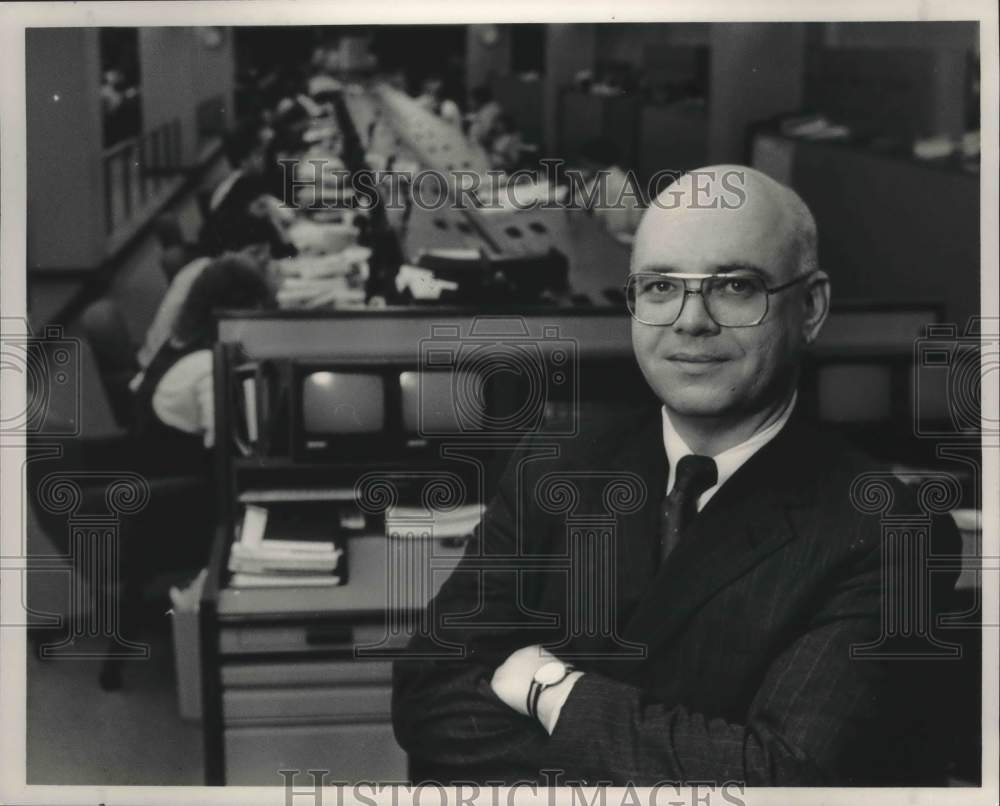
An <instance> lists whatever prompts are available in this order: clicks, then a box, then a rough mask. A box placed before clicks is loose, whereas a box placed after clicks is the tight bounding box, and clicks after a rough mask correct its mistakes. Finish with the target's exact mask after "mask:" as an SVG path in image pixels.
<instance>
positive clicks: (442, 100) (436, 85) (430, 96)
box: [416, 76, 462, 128]
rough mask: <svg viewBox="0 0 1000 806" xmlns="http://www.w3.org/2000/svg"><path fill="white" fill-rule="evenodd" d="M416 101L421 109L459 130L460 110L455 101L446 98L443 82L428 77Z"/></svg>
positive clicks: (439, 79) (460, 121) (436, 77)
mask: <svg viewBox="0 0 1000 806" xmlns="http://www.w3.org/2000/svg"><path fill="white" fill-rule="evenodd" d="M416 101H417V104H419V105H420V106H421V107H422V108H423V109H426V110H427V111H429V112H433V113H434V114H435V115H437V116H438V117H439V118H441V119H442V120H444V121H445V122H446V123H449V124H451V125H452V126H454V127H455V128H461V126H462V110H461V109H459V108H458V104H457V103H455V101H453V100H452V99H451V98H449V97H447V95H446V93H445V89H444V81H443V80H442V79H441V78H440V77H439V76H429V77H428V78H426V79H424V83H423V87H422V90H421V93H420V95H418V96H417V98H416Z"/></svg>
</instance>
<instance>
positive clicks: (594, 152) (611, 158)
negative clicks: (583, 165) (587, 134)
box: [580, 137, 619, 166]
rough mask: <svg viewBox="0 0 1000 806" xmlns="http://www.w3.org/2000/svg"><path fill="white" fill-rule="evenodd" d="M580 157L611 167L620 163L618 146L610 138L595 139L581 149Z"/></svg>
mask: <svg viewBox="0 0 1000 806" xmlns="http://www.w3.org/2000/svg"><path fill="white" fill-rule="evenodd" d="M580 156H581V157H582V158H583V159H585V160H587V161H588V162H595V163H597V164H598V165H603V166H611V165H614V164H615V163H617V162H618V159H619V154H618V146H617V145H615V142H614V140H611V139H610V138H608V137H595V138H593V139H592V140H588V141H587V142H586V143H584V144H583V145H582V146H581V147H580Z"/></svg>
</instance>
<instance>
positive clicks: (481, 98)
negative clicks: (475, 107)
mask: <svg viewBox="0 0 1000 806" xmlns="http://www.w3.org/2000/svg"><path fill="white" fill-rule="evenodd" d="M472 100H473V101H475V102H476V103H477V104H479V105H482V104H488V103H489V102H490V101H492V100H493V90H491V89H490V88H489V87H487V86H483V85H481V86H478V87H476V88H474V89H473V90H472Z"/></svg>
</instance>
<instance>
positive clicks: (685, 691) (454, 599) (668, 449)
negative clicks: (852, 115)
mask: <svg viewBox="0 0 1000 806" xmlns="http://www.w3.org/2000/svg"><path fill="white" fill-rule="evenodd" d="M706 177H707V178H708V182H706V181H705V180H706ZM732 191H735V192H732ZM627 291H628V293H627V298H628V307H629V311H630V312H631V314H632V316H633V322H632V342H633V347H634V351H635V355H636V359H637V361H638V364H639V367H640V368H641V370H642V373H643V375H644V376H645V378H646V380H647V381H648V383H649V385H650V387H651V388H652V390H653V391H654V392H655V393H656V396H657V398H658V399H659V403H660V404H662V405H661V406H660V407H658V408H656V409H654V410H652V411H647V412H644V413H641V414H639V415H637V416H636V417H635V418H619V419H618V420H617V421H615V422H611V423H597V424H588V425H584V426H583V427H582V428H581V434H580V437H579V438H578V439H575V440H571V441H570V442H569V444H566V445H564V446H563V450H562V451H561V455H560V456H559V457H558V458H556V459H552V460H539V459H537V458H536V459H534V460H532V461H527V458H528V456H529V454H530V448H531V444H530V443H529V445H528V446H526V448H525V452H524V454H523V459H517V458H516V459H515V460H513V461H512V462H511V466H510V468H509V469H508V471H507V475H506V477H505V478H504V480H503V481H502V482H501V484H500V487H499V492H498V494H497V496H496V498H495V499H494V500H493V502H492V503H491V504H490V506H489V507H488V509H487V511H486V513H485V515H484V518H483V522H482V524H481V525H480V528H479V532H478V537H479V544H480V545H481V548H482V555H481V556H479V554H478V552H477V551H476V549H474V548H470V549H469V550H468V551H467V553H466V556H465V558H464V559H463V564H461V565H459V567H458V569H457V570H456V572H455V573H454V574H453V575H452V576H451V577H450V578H449V580H448V581H447V582H446V583H445V584H444V586H443V587H442V589H441V591H440V593H439V594H438V596H437V597H436V598H435V601H434V603H433V608H432V611H431V612H432V613H433V614H434V617H435V627H434V639H435V640H437V641H440V642H446V643H450V644H452V645H458V646H460V647H462V648H463V649H464V651H465V657H464V659H462V660H437V661H434V660H418V659H416V658H413V659H404V660H401V661H398V662H397V664H396V669H395V695H394V705H393V713H394V722H395V729H396V735H397V737H398V739H399V741H400V743H401V744H402V746H403V747H404V748H405V749H406V750H407V751H408V753H409V754H410V758H411V764H412V769H413V773H414V777H415V778H418V779H419V778H429V779H436V780H445V781H446V780H454V781H462V780H470V779H472V780H482V781H506V782H512V781H516V780H522V779H527V780H539V779H540V777H541V776H542V771H543V770H557V771H559V772H558V774H559V775H560V776H561V780H562V781H566V780H574V781H589V782H590V783H596V782H609V783H613V784H616V785H627V784H631V785H636V786H639V785H645V786H650V785H654V784H656V783H659V782H715V783H716V784H717V785H720V786H721V785H722V784H724V783H726V782H732V781H738V782H742V783H744V784H746V785H750V786H781V785H820V784H823V785H873V784H911V785H912V784H920V783H931V782H935V783H936V782H937V781H938V779H937V778H936V777H935V774H936V773H938V772H940V765H941V763H942V761H941V758H940V756H939V755H936V753H937V750H936V748H934V747H933V746H931V745H930V744H929V743H928V741H927V740H928V739H930V738H932V737H933V736H934V731H933V728H932V726H933V724H934V720H935V718H936V715H935V714H933V713H931V711H932V709H933V703H934V702H935V701H940V699H939V697H938V694H937V693H933V694H930V695H929V696H928V693H927V692H933V691H934V685H935V682H934V681H935V678H934V677H933V675H934V674H935V673H936V672H937V671H938V670H939V669H940V668H941V666H942V664H941V663H940V662H937V663H935V662H928V661H926V660H924V661H923V662H920V661H914V662H907V661H904V660H898V659H896V660H886V659H885V657H884V656H882V657H874V658H871V657H869V658H852V655H851V650H852V647H857V646H861V645H865V644H872V643H873V642H877V641H878V639H879V636H880V628H881V625H882V612H883V610H882V607H883V600H884V598H885V597H884V590H883V572H884V571H886V570H887V569H884V568H883V560H882V554H881V542H880V536H881V526H880V522H879V519H878V517H877V516H874V515H871V514H863V513H861V512H860V511H859V510H858V509H857V508H856V507H854V506H853V505H852V501H851V494H850V491H851V486H852V484H853V483H854V481H855V480H856V479H857V478H858V477H859V475H860V474H861V473H864V472H868V471H876V470H878V469H879V466H878V465H877V464H875V463H874V462H872V461H871V460H869V459H867V458H866V457H865V456H863V455H861V454H859V453H856V452H855V451H854V450H852V449H850V448H848V447H847V446H845V445H844V444H842V443H841V441H840V440H839V439H838V438H836V437H835V436H833V435H830V434H825V433H822V432H821V431H819V430H816V429H815V428H813V427H812V426H810V425H809V424H808V423H807V422H805V418H804V417H803V416H802V413H801V411H800V410H799V406H798V401H797V399H796V384H797V380H798V373H799V366H800V361H801V358H802V354H803V351H804V349H805V348H806V346H807V345H809V344H811V343H812V342H813V341H814V340H815V339H816V337H817V335H818V333H819V331H820V328H821V327H822V325H823V322H824V320H825V318H826V315H827V311H828V308H829V300H830V281H829V278H828V277H827V275H826V274H825V273H824V272H823V271H821V270H820V269H819V267H818V264H817V255H816V230H815V225H814V222H813V219H812V216H811V214H810V213H809V210H808V209H807V208H806V206H805V204H804V203H803V202H802V200H801V199H799V197H798V196H797V195H795V194H794V193H793V192H792V191H791V190H789V189H788V188H785V187H783V186H781V185H779V184H778V183H776V182H774V181H773V180H771V179H769V178H767V177H766V176H764V175H762V174H760V173H757V172H755V171H753V170H751V169H748V168H744V167H739V166H715V167H712V168H706V169H702V170H701V171H698V172H693V174H689V175H687V176H685V177H682V178H681V179H680V180H678V181H677V182H676V183H675V184H674V185H673V186H671V187H670V188H668V189H667V190H666V191H664V193H663V194H661V195H660V197H659V198H658V199H657V200H656V202H655V203H654V204H653V205H651V207H650V209H649V211H648V212H647V213H646V214H645V217H644V218H643V220H642V222H641V224H640V226H639V229H638V232H637V235H636V240H635V246H634V251H633V254H632V266H631V273H630V277H629V282H628V285H627ZM536 442H538V443H543V442H544V439H543V438H542V437H539V438H538V440H536ZM551 474H556V476H552V475H551ZM560 475H561V476H562V477H564V478H570V479H575V480H576V484H577V486H578V493H579V494H578V497H577V499H578V500H577V503H576V507H577V508H578V509H579V510H580V512H582V513H583V514H584V515H585V514H587V513H592V512H599V511H601V509H602V507H603V506H604V505H605V504H604V503H603V502H602V487H601V482H600V479H601V477H605V478H606V477H608V476H609V475H610V476H612V477H613V476H615V475H618V476H620V477H622V478H632V479H635V478H638V479H641V480H642V481H643V482H644V486H645V491H646V498H645V502H644V503H643V505H642V506H640V507H639V508H638V509H637V510H636V511H634V512H631V513H626V514H623V515H620V516H619V518H618V521H617V532H616V535H615V545H614V550H615V554H614V557H615V562H616V564H617V565H616V568H615V569H614V574H615V577H614V581H615V583H616V586H615V592H614V598H613V602H614V604H613V607H614V612H613V613H611V614H609V621H610V622H611V624H612V625H613V627H614V630H613V631H606V632H608V633H609V634H608V635H607V636H596V637H595V636H586V635H581V636H579V637H575V636H571V638H572V640H570V641H569V642H567V641H566V637H567V631H568V627H567V626H566V625H571V624H572V623H574V619H575V618H579V617H580V612H579V611H580V610H581V609H585V607H586V606H587V604H588V601H589V602H596V601H598V600H597V598H592V599H590V600H587V599H586V598H585V599H584V602H583V603H582V607H581V604H580V603H575V604H574V603H572V602H570V601H569V595H568V593H567V591H570V590H572V585H569V584H568V583H567V581H566V574H565V572H559V571H558V569H555V568H553V570H551V571H546V570H545V568H544V562H543V560H544V559H545V558H546V557H548V558H550V559H551V558H558V557H560V556H565V554H566V551H567V545H569V543H568V538H567V530H566V522H565V516H564V515H562V516H560V515H558V514H554V512H555V511H556V510H554V509H553V507H552V506H551V503H552V502H551V501H549V504H548V505H546V504H545V501H544V500H542V499H544V495H543V494H542V493H543V490H544V488H545V483H546V480H547V479H552V478H554V477H559V476H560ZM664 490H666V491H669V493H670V494H669V495H667V496H666V497H664V495H663V492H662V491H664ZM896 492H897V499H899V500H900V501H903V500H904V499H905V494H904V492H903V491H902V490H901V489H900V490H897V491H896ZM578 514H579V513H578ZM588 539H590V538H588ZM957 541H958V536H957V533H956V532H955V529H954V526H953V525H952V524H951V523H950V522H949V521H941V522H936V523H935V528H934V529H933V533H932V546H933V551H934V552H947V553H955V552H957V551H958V550H959V546H958V542H957ZM491 555H492V556H496V557H501V556H506V557H508V558H509V557H511V556H517V557H518V558H522V557H523V558H529V559H531V560H532V562H531V563H527V562H525V563H524V568H525V569H526V570H525V571H524V572H523V573H521V574H520V575H518V574H516V573H513V572H510V571H504V570H502V569H498V570H496V571H485V572H481V573H479V572H476V571H475V569H476V568H477V563H482V557H490V556H491ZM479 567H480V568H481V567H482V566H481V565H480V566H479ZM466 569H468V570H466ZM531 569H536V570H531ZM583 571H584V573H583V577H584V578H587V569H583ZM932 576H933V577H934V579H933V582H934V586H935V588H936V589H935V590H933V591H932V599H931V605H932V606H933V607H935V608H936V609H938V610H940V609H942V607H943V606H944V597H943V595H942V593H943V592H944V593H946V592H947V591H949V590H950V589H951V588H952V587H953V586H954V577H953V576H951V575H937V574H935V575H932ZM596 595H597V594H596V592H595V593H594V597H596ZM459 614H461V615H459ZM539 614H541V615H539ZM545 614H554V615H555V616H556V620H555V626H554V627H553V626H550V627H545V626H544V625H545V622H544V618H542V617H543V616H544V615H545ZM539 624H541V625H542V626H538V625H539ZM430 643H433V641H430V639H426V638H425V639H419V638H417V639H414V641H413V643H412V648H413V649H416V650H427V649H428V648H430V646H429V644H430ZM545 645H549V646H550V647H552V649H551V650H550V649H546V648H545ZM637 647H639V648H640V649H641V650H642V651H643V653H644V655H642V656H640V657H636V654H635V650H636V648H637ZM893 648H898V647H895V646H894V647H893ZM551 775H552V773H549V776H550V777H549V778H548V780H549V781H550V782H551V781H552V780H553V779H552V777H551ZM541 780H545V779H544V777H541Z"/></svg>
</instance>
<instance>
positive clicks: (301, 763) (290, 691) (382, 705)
mask: <svg viewBox="0 0 1000 806" xmlns="http://www.w3.org/2000/svg"><path fill="white" fill-rule="evenodd" d="M230 539H231V538H230V536H229V535H227V534H226V533H225V532H224V531H223V530H220V531H219V532H218V534H217V535H216V543H215V545H214V546H213V552H212V563H211V565H210V566H209V583H208V585H207V586H206V590H205V593H204V595H203V598H202V602H201V630H202V659H203V660H202V663H203V668H202V675H203V679H204V680H205V681H206V685H205V689H204V694H205V698H204V717H203V724H204V736H205V767H206V770H205V772H206V783H207V784H229V785H244V786H267V785H274V786H279V785H283V783H284V781H283V779H282V778H281V776H280V775H279V774H278V770H281V769H293V770H302V771H303V775H304V774H305V770H310V769H316V770H329V772H330V779H331V780H339V781H348V780H349V781H359V780H367V781H404V780H406V777H407V768H406V754H405V753H404V752H403V750H402V749H401V748H400V747H399V746H398V745H397V744H396V741H395V738H394V737H393V732H392V724H391V714H390V700H391V692H392V688H391V681H392V661H391V659H389V658H379V657H378V656H377V654H374V653H373V654H369V655H367V656H366V655H365V654H364V649H363V648H364V647H369V648H371V647H373V646H376V647H379V648H381V649H394V648H395V649H398V648H400V647H401V646H403V645H404V644H405V642H406V640H407V637H408V636H407V634H405V633H403V632H400V631H398V630H397V631H395V632H394V631H393V625H394V624H396V625H398V619H389V618H387V614H388V613H389V612H390V611H392V612H394V613H399V612H401V611H408V612H416V611H419V610H422V609H423V608H424V607H425V606H426V603H427V601H428V600H429V599H430V598H431V596H433V595H434V594H435V593H436V592H437V590H438V589H439V588H440V586H441V584H442V583H443V582H444V580H445V579H446V578H447V576H448V574H449V573H450V571H451V569H452V568H454V566H455V565H456V564H457V563H458V560H459V558H460V557H461V555H462V552H463V551H464V546H453V545H450V544H447V543H444V542H442V541H436V540H435V541H427V543H429V544H432V545H429V546H427V547H426V548H427V549H428V552H430V553H433V570H432V573H429V574H427V577H426V579H427V583H428V584H427V585H426V586H421V585H408V586H392V587H393V588H395V590H391V589H390V585H391V581H392V580H397V579H398V578H399V574H400V573H406V572H407V571H410V572H412V571H413V569H412V568H410V566H411V565H412V560H413V556H414V553H413V548H414V547H413V546H410V545H408V544H407V541H406V540H393V539H387V538H385V537H384V536H382V535H381V534H367V535H364V536H359V537H353V538H350V539H348V540H347V553H348V557H349V560H348V562H349V572H348V574H349V576H348V581H347V582H346V584H344V585H341V586H338V587H330V588H322V589H308V588H294V587H290V588H282V589H270V590H268V589H250V590H234V589H230V588H225V587H221V585H220V582H221V579H222V577H223V566H224V564H225V563H224V562H223V559H224V558H225V557H226V556H227V554H228V546H229V543H230ZM416 540H421V539H420V538H416ZM418 548H422V546H421V547H418ZM418 571H419V569H418ZM410 575H411V576H412V573H411V574H410ZM401 592H402V595H401Z"/></svg>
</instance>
